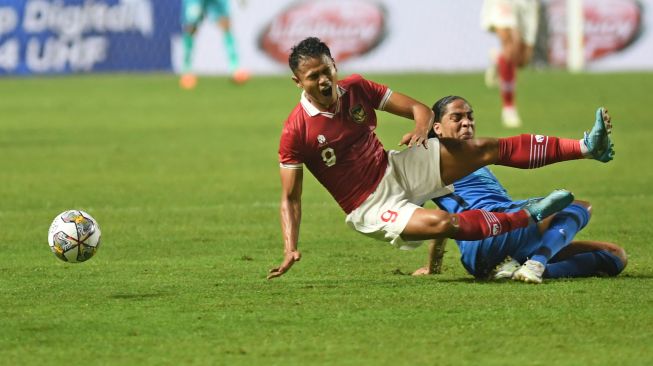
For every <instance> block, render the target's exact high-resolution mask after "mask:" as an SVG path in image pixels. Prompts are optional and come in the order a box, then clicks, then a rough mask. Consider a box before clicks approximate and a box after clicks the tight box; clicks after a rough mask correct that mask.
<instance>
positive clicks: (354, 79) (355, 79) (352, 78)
mask: <svg viewBox="0 0 653 366" xmlns="http://www.w3.org/2000/svg"><path fill="white" fill-rule="evenodd" d="M364 81H365V78H363V76H362V75H360V74H351V75H349V76H347V77H346V78H344V79H341V80H340V81H339V82H338V85H340V87H341V88H345V89H347V88H348V87H350V86H353V85H357V84H360V83H362V82H364Z"/></svg>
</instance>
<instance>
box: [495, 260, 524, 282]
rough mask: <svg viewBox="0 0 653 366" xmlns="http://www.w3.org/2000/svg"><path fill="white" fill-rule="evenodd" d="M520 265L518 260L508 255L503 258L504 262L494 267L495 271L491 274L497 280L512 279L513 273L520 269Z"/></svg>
mask: <svg viewBox="0 0 653 366" xmlns="http://www.w3.org/2000/svg"><path fill="white" fill-rule="evenodd" d="M519 267H520V264H519V262H517V261H516V260H514V259H512V258H511V257H510V256H508V257H506V259H504V260H503V262H501V263H499V265H497V266H496V267H494V271H493V273H492V275H491V276H492V278H493V279H495V280H504V279H511V278H512V275H513V273H515V271H516V270H518V269H519Z"/></svg>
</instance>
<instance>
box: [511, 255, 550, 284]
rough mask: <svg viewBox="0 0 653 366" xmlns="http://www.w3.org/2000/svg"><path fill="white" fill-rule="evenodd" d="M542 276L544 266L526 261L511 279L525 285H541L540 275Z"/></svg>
mask: <svg viewBox="0 0 653 366" xmlns="http://www.w3.org/2000/svg"><path fill="white" fill-rule="evenodd" d="M543 274H544V264H542V263H540V262H538V261H534V260H530V259H529V260H527V261H526V262H525V263H524V264H523V265H522V266H521V267H519V269H518V270H517V271H515V273H513V275H512V279H513V280H515V281H522V282H526V283H535V284H540V283H542V275H543Z"/></svg>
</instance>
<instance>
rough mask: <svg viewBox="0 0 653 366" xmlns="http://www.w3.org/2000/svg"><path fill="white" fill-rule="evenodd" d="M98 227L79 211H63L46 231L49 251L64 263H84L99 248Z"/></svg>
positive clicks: (84, 213) (93, 220)
mask: <svg viewBox="0 0 653 366" xmlns="http://www.w3.org/2000/svg"><path fill="white" fill-rule="evenodd" d="M100 234H101V232H100V226H98V223H97V221H96V220H95V219H94V218H93V217H92V216H91V215H89V214H88V213H86V212H84V211H81V210H69V211H64V212H62V213H60V214H59V215H57V216H56V217H55V218H54V220H53V221H52V225H50V230H49V231H48V244H50V250H52V253H54V255H55V256H57V258H59V259H61V260H62V261H64V262H70V263H77V262H84V261H87V260H89V259H91V257H93V255H94V254H95V252H96V251H97V250H98V247H99V246H100Z"/></svg>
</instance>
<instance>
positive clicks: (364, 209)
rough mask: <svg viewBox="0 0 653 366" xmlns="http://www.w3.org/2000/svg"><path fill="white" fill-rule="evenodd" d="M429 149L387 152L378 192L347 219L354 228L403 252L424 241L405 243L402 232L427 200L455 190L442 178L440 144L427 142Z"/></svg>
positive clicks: (438, 142) (435, 140)
mask: <svg viewBox="0 0 653 366" xmlns="http://www.w3.org/2000/svg"><path fill="white" fill-rule="evenodd" d="M428 146H429V148H428V149H425V148H424V147H421V146H417V147H412V148H409V149H406V150H403V151H401V152H398V151H389V152H388V168H387V169H386V171H385V175H384V176H383V179H381V182H380V183H379V185H378V187H376V190H375V191H374V192H373V193H372V194H371V195H370V196H369V197H367V199H366V200H365V202H363V203H362V204H361V205H360V206H358V208H356V209H355V210H354V211H352V212H350V213H349V215H347V218H346V219H345V222H346V223H347V225H349V226H350V227H351V228H352V229H354V230H356V231H358V232H360V233H362V234H365V235H367V236H369V237H372V238H375V239H378V240H383V241H388V242H390V243H391V244H392V245H394V246H396V247H398V248H401V249H413V248H416V247H418V246H419V245H420V244H421V243H422V242H421V241H420V242H406V241H404V240H403V239H402V238H401V236H400V235H401V233H402V232H403V231H404V228H406V225H407V224H408V221H409V220H410V218H411V217H412V216H413V213H414V212H415V210H417V209H420V208H421V205H422V204H424V202H426V201H427V200H430V199H432V198H435V197H440V196H443V195H445V194H448V193H451V192H452V191H453V186H448V187H444V186H443V184H442V178H441V177H440V141H439V140H438V139H429V140H428Z"/></svg>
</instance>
